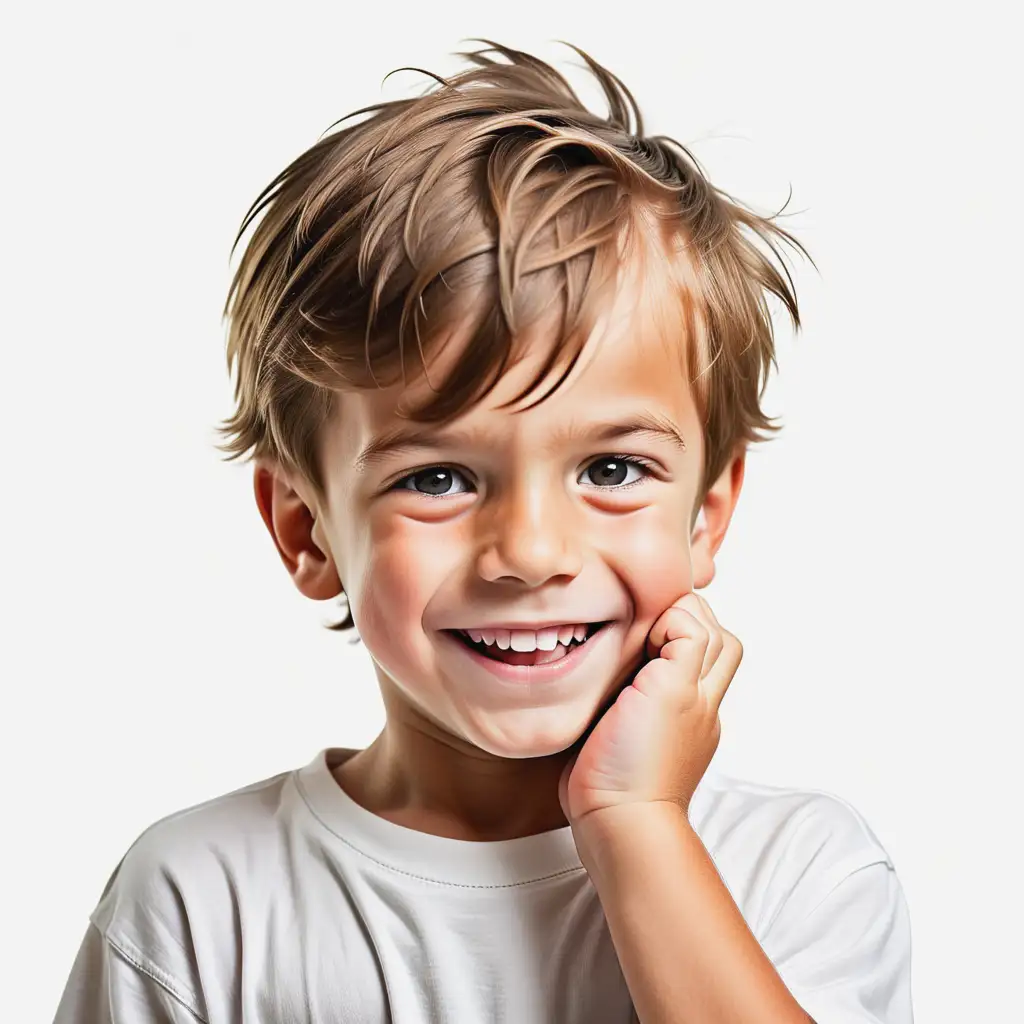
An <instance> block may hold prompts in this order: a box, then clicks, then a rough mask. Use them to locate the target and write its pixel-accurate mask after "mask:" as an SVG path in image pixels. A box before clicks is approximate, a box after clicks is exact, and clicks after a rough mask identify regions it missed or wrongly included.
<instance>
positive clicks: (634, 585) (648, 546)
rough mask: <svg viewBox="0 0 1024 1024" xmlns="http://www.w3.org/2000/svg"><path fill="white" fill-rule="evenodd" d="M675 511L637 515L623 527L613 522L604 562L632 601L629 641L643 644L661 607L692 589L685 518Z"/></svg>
mask: <svg viewBox="0 0 1024 1024" xmlns="http://www.w3.org/2000/svg"><path fill="white" fill-rule="evenodd" d="M678 512H679V515H678V516H677V515H674V514H670V515H658V516H637V517H636V518H635V519H634V521H633V522H630V523H629V524H628V526H627V525H626V524H624V523H620V524H619V525H618V529H617V531H616V536H615V540H614V547H613V548H612V550H613V551H614V557H613V558H609V562H610V563H611V564H612V567H613V568H614V569H615V571H616V573H617V574H618V576H619V578H620V579H621V580H622V581H623V583H624V584H625V586H626V587H627V589H628V590H629V593H630V597H631V598H632V601H633V627H632V630H631V632H635V633H636V637H633V638H632V641H633V642H632V643H631V644H630V646H634V645H635V643H637V642H639V643H641V644H642V642H643V639H644V638H646V636H647V633H648V632H649V631H650V628H651V626H653V625H654V623H655V621H656V620H657V619H658V617H659V616H660V615H661V614H662V612H664V611H665V610H666V609H667V608H669V607H670V606H671V605H672V604H673V603H674V602H676V601H678V600H679V598H680V597H682V596H683V595H684V594H685V593H687V592H688V591H690V590H692V589H693V566H692V564H691V561H690V544H689V538H688V534H687V528H686V527H687V521H686V518H685V514H684V513H683V511H682V509H679V510H678ZM638 637H639V638H640V639H639V640H638V639H637V638H638Z"/></svg>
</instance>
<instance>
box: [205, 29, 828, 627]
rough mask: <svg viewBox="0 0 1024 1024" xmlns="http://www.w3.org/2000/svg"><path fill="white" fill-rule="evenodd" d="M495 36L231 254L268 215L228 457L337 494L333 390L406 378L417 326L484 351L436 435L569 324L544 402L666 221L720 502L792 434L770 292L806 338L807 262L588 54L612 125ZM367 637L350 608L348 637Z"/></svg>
mask: <svg viewBox="0 0 1024 1024" xmlns="http://www.w3.org/2000/svg"><path fill="white" fill-rule="evenodd" d="M480 42H483V43H486V44H487V47H488V48H487V49H481V50H477V51H474V52H471V53H464V54H460V56H463V57H465V58H466V59H467V60H468V61H469V62H470V64H471V65H472V66H471V67H469V68H468V69H466V70H464V71H462V72H460V73H459V74H457V75H455V76H454V77H452V78H450V79H447V80H446V79H442V78H439V77H437V76H435V75H432V74H430V72H424V73H425V74H428V75H430V77H431V78H432V79H435V82H436V84H435V85H433V86H432V87H431V89H430V90H429V91H428V92H427V93H426V94H424V95H422V96H420V97H417V98H415V99H410V100H398V101H391V102H384V103H378V104H375V105H373V106H370V107H365V108H363V109H361V110H357V111H355V112H353V113H352V114H350V115H348V117H346V118H343V119H342V120H343V121H345V120H349V119H350V118H355V117H358V116H360V115H363V114H369V115H370V116H369V117H367V118H365V119H364V120H362V121H359V122H357V123H354V124H351V125H349V126H348V127H345V128H343V129H341V130H339V131H337V132H335V133H333V134H330V135H327V136H326V137H324V138H322V139H321V140H320V141H318V142H317V143H316V144H315V145H313V146H312V147H311V148H310V149H308V150H307V151H306V152H305V153H303V154H302V155H301V156H299V157H298V158H297V159H296V160H294V161H293V162H292V163H291V164H290V165H289V166H288V167H287V168H286V169H285V170H284V171H282V172H281V173H280V174H279V175H278V176H277V177H276V178H275V179H274V180H273V181H272V182H271V183H270V185H268V186H267V188H266V189H264V191H263V192H262V193H261V194H260V196H259V197H258V198H257V200H256V201H255V202H254V203H253V205H252V206H251V207H250V209H249V210H248V212H247V213H246V216H245V218H244V219H243V222H242V225H241V228H240V229H239V232H238V236H237V237H236V239H235V243H234V245H233V246H232V253H234V249H235V248H236V247H237V245H238V243H239V241H240V240H241V237H242V235H243V234H244V233H245V232H246V230H247V229H248V228H249V226H250V224H251V223H252V222H253V220H254V219H255V217H256V216H257V214H259V212H260V211H261V210H264V209H265V210H266V213H265V215H264V216H263V218H262V219H261V221H260V223H259V224H258V226H257V227H256V229H255V231H254V233H253V235H252V238H251V239H250V241H249V243H248V245H247V247H246V249H245V252H244V254H243V256H242V259H241V262H240V264H239V266H238V269H237V271H236V273H235V275H234V278H233V280H232V283H231V288H230V291H229V295H228V300H227V303H226V305H225V309H224V315H225V316H226V317H228V318H229V320H230V326H229V333H228V342H227V355H228V368H229V372H233V371H237V379H236V383H235V399H236V410H235V412H234V414H233V415H232V416H231V417H230V418H229V419H227V420H225V421H224V423H223V424H222V426H221V427H220V431H221V433H222V434H223V435H224V436H225V437H226V438H227V439H228V440H227V442H226V443H225V444H222V445H220V446H219V447H220V448H221V450H222V451H224V452H226V453H228V457H229V459H234V458H238V457H240V456H245V455H249V457H251V458H264V459H269V460H271V461H274V462H277V463H279V464H281V465H283V466H284V467H286V468H288V469H290V470H292V471H295V472H298V473H299V474H300V475H301V476H302V477H304V478H305V479H306V480H308V481H309V482H310V484H311V485H312V486H313V487H314V488H315V490H316V492H317V494H318V495H319V496H323V477H322V475H321V468H320V465H319V460H318V456H317V451H318V449H317V438H318V431H319V428H320V426H321V425H322V424H323V423H324V421H325V420H326V419H327V417H328V416H329V415H330V413H331V410H332V408H333V403H334V401H335V400H336V395H337V394H338V393H342V394H343V393H344V391H345V390H346V389H352V388H367V387H376V386H378V385H379V386H385V385H388V384H393V383H396V382H397V381H400V380H406V379H408V378H407V364H408V363H409V362H410V358H409V351H408V349H409V336H410V332H411V334H412V337H413V338H414V340H415V355H416V357H417V358H418V360H419V365H420V367H421V369H422V368H423V367H425V365H426V362H427V360H428V358H429V356H430V355H431V352H432V351H433V350H434V349H435V348H436V346H437V345H438V344H440V343H443V341H444V339H445V338H446V337H451V335H452V333H453V331H454V330H455V329H457V330H458V332H459V334H460V335H462V336H464V337H465V338H466V339H467V344H465V345H464V346H463V351H462V354H461V355H460V357H459V359H458V360H457V364H456V365H455V368H454V369H453V370H452V371H451V373H450V374H449V376H448V377H447V379H445V380H444V381H443V382H442V384H441V386H440V387H439V388H436V389H435V390H434V393H433V397H432V398H431V400H430V401H429V402H428V403H427V404H425V405H424V406H422V407H421V408H419V409H415V410H412V412H411V413H410V414H409V415H410V418H412V419H414V420H415V421H418V422H437V421H446V420H449V419H453V418H455V417H456V416H458V415H459V414H460V413H462V412H463V411H465V410H466V409H467V408H469V407H470V406H471V405H472V404H473V403H474V402H477V401H479V400H480V399H481V398H483V397H484V396H485V395H486V394H487V393H489V391H490V390H491V389H492V388H493V387H494V386H495V384H496V383H497V382H498V380H499V379H500V377H501V375H502V373H503V371H504V370H505V368H506V367H507V366H508V365H509V362H510V360H511V358H512V357H513V356H514V355H515V354H516V347H517V345H518V344H519V343H520V341H521V339H522V338H523V337H524V335H525V334H526V332H527V330H528V328H529V327H530V326H531V325H534V324H536V323H537V321H538V320H540V319H541V318H542V317H545V318H548V317H551V316H557V317H559V321H560V323H559V329H558V330H556V331H555V332H554V333H555V339H554V344H552V349H551V353H550V356H549V357H548V359H547V361H546V363H545V365H544V367H543V369H542V370H541V371H540V372H539V374H538V376H537V378H536V379H535V380H534V381H533V383H532V384H531V385H530V386H529V387H528V388H527V389H526V390H525V391H524V392H523V393H522V394H521V395H520V396H519V397H518V399H516V400H515V401H519V400H520V399H522V398H524V397H525V396H526V395H528V394H529V393H531V392H532V391H534V390H535V389H536V388H537V387H538V386H539V385H540V383H541V382H542V381H543V380H545V379H547V378H548V377H549V375H550V373H551V372H552V371H560V372H558V375H557V377H556V383H555V385H554V386H553V387H551V388H549V389H548V390H547V391H546V392H545V394H544V395H542V396H541V397H540V398H538V399H537V401H543V399H544V398H546V397H547V396H548V395H550V394H551V392H552V391H554V390H555V389H556V388H557V387H558V386H559V384H561V382H562V381H563V380H564V379H565V377H566V376H568V373H569V371H570V370H571V369H572V366H573V365H574V364H575V362H576V359H577V358H578V356H579V354H580V351H581V349H582V346H583V343H584V342H585V340H586V338H587V336H588V335H589V333H590V331H591V330H592V328H593V326H594V324H595V321H596V318H597V316H598V314H599V313H600V311H601V310H600V307H601V305H602V303H607V298H608V288H607V286H608V285H609V283H611V282H613V281H614V279H615V275H616V270H617V268H618V267H619V266H620V265H621V261H622V257H623V245H624V244H625V245H626V246H627V248H628V249H629V251H632V243H633V242H635V241H636V239H637V238H640V237H646V238H648V239H649V238H650V237H651V236H652V232H651V231H650V230H648V231H646V232H643V231H642V230H640V229H642V228H644V226H645V225H646V226H647V227H648V228H650V226H651V225H654V226H655V227H656V228H658V231H657V237H658V238H659V239H660V240H662V241H664V242H665V243H666V245H665V248H664V252H665V256H666V258H665V261H664V262H665V263H668V257H669V255H670V254H672V253H678V254H679V257H680V258H679V259H676V260H674V263H675V264H677V266H676V268H675V269H676V270H677V271H678V272H679V273H677V277H678V280H679V282H680V293H681V294H680V308H681V311H682V313H683V315H684V319H685V322H686V328H687V329H686V346H687V361H686V365H687V367H690V368H692V371H691V376H692V380H691V384H692V385H693V388H694V397H695V401H696V402H697V406H698V409H699V410H700V412H701V414H702V416H703V421H704V441H705V463H704V467H703V487H702V489H701V494H700V497H701V498H702V497H703V494H704V493H705V491H706V488H707V487H709V486H710V485H711V484H712V483H713V482H714V481H715V479H716V478H717V477H718V475H719V474H720V473H721V472H722V471H723V470H724V468H725V466H726V465H727V464H728V461H729V459H730V458H731V456H732V455H733V454H734V453H735V451H736V449H737V447H738V446H739V445H742V444H746V443H749V442H753V441H762V440H766V439H767V438H766V436H762V435H765V434H767V433H768V432H771V431H775V430H778V429H779V428H778V426H776V425H775V424H774V423H773V422H772V418H771V417H768V416H766V415H765V413H764V412H763V410H762V409H761V399H762V398H763V395H764V390H765V387H766V386H767V380H768V373H769V370H770V367H771V366H772V365H775V346H774V336H773V327H772V320H771V316H770V313H769V310H768V307H767V303H766V299H767V296H768V294H774V295H775V296H776V297H778V298H779V299H780V300H781V301H782V303H783V304H784V306H785V307H786V309H787V310H788V312H789V315H790V317H791V319H792V322H793V325H794V327H795V328H799V326H800V319H799V313H798V309H797V301H796V295H795V290H794V287H793V281H792V277H791V275H790V273H789V270H788V268H787V267H786V264H785V262H784V261H783V259H782V256H781V253H780V250H779V247H778V245H777V243H778V242H781V241H785V242H788V243H789V244H790V245H792V246H794V247H795V248H797V249H798V250H799V251H800V252H802V253H803V254H804V255H805V256H806V255H807V253H806V250H804V248H803V246H802V245H801V244H800V243H799V242H798V241H797V240H796V239H795V238H793V236H792V235H790V234H789V233H788V232H786V231H785V230H783V229H782V228H781V227H779V226H778V225H777V224H775V223H773V218H772V217H762V216H759V215H758V214H756V213H754V212H752V211H751V210H749V209H748V208H746V207H744V206H743V205H741V204H740V203H739V202H738V201H736V200H734V199H733V198H732V197H730V196H728V195H727V194H726V193H724V192H722V191H721V190H719V189H717V188H715V187H714V186H713V185H712V184H711V183H710V182H709V181H708V179H707V177H706V176H705V175H704V173H703V171H702V170H701V168H700V165H699V164H698V162H697V161H696V159H695V158H694V157H693V156H692V155H691V154H690V152H689V151H688V150H687V149H686V147H684V146H682V145H681V144H680V143H678V142H676V141H675V140H673V139H671V138H668V137H666V136H662V135H658V136H652V137H645V136H644V133H643V121H642V117H641V114H640V110H639V108H638V106H637V104H636V101H635V100H634V99H633V97H632V95H631V94H630V92H629V90H628V89H627V88H626V87H625V85H623V83H622V82H621V81H620V80H619V79H618V78H617V77H616V76H615V75H613V74H612V73H611V72H610V71H608V70H607V69H605V68H603V67H602V66H601V65H599V64H598V63H596V61H594V60H593V59H592V58H590V57H589V56H588V55H587V54H585V53H583V51H581V50H579V49H578V48H576V47H572V48H573V49H574V50H575V51H576V52H577V53H578V54H579V55H580V56H581V57H582V58H583V59H584V60H585V61H586V63H587V65H588V67H589V68H590V71H591V73H592V74H593V76H594V77H595V78H596V80H597V82H598V83H599V85H600V86H601V89H602V91H603V92H604V95H605V98H606V101H607V104H608V111H607V114H606V115H605V116H600V115H598V114H596V113H593V112H591V111H590V110H588V109H587V108H586V107H585V106H584V105H583V104H582V102H581V101H580V100H579V98H578V97H577V95H576V93H575V92H574V91H573V89H572V88H571V86H570V85H569V84H568V82H567V81H566V79H565V78H563V77H562V75H560V74H559V73H558V72H557V71H556V70H555V69H554V68H552V67H551V66H550V65H548V64H546V63H544V62H543V61H541V60H539V59H538V58H536V57H533V56H531V55H529V54H527V53H523V52H521V51H518V50H513V49H509V48H507V47H504V46H500V45H498V44H496V43H492V42H491V41H490V40H480ZM491 54H500V55H501V56H502V57H504V58H505V59H504V60H501V61H499V60H495V59H494V58H493V57H492V56H491ZM339 123H341V122H336V124H339ZM331 127H332V128H333V127H334V125H332V126H331ZM775 216H777V215H775ZM757 240H760V241H761V242H762V243H764V244H765V246H766V247H767V250H768V251H767V252H763V251H762V249H761V248H760V247H759V246H758V245H757ZM772 257H774V260H773V259H772ZM808 258H809V257H808ZM812 262H813V261H812ZM534 404H536V403H534ZM697 507H699V503H698V506H697ZM695 513H696V508H695ZM351 625H352V622H351V616H350V615H349V616H347V617H346V620H345V622H343V623H341V624H339V625H338V626H336V627H334V628H348V627H350V626H351Z"/></svg>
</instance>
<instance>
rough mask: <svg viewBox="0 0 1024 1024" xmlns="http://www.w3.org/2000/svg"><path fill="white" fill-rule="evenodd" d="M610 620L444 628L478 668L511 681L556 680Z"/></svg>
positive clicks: (596, 640) (604, 630)
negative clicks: (526, 626)
mask: <svg viewBox="0 0 1024 1024" xmlns="http://www.w3.org/2000/svg"><path fill="white" fill-rule="evenodd" d="M610 625H611V622H610V621H604V622H590V623H575V624H566V625H564V626H550V627H544V628H541V629H538V630H528V629H518V628H511V629H501V628H494V629H486V630H475V629H465V630H463V629H447V630H443V634H444V635H446V636H448V637H451V638H452V640H453V641H454V643H455V644H456V646H457V647H458V648H460V649H461V650H462V651H464V652H465V653H466V654H468V655H469V657H470V658H471V659H472V660H473V661H474V662H475V663H476V664H478V665H480V666H482V667H484V668H487V669H488V670H489V671H490V672H492V673H494V674H495V675H497V676H499V677H500V678H502V679H504V680H507V681H511V682H520V683H522V682H537V683H540V682H544V681H547V680H553V679H556V678H558V677H560V676H562V675H564V674H565V673H567V672H569V671H571V670H572V669H573V668H575V667H576V666H577V665H578V664H579V663H581V662H582V661H583V660H585V658H586V657H587V655H589V653H590V650H591V648H592V647H594V646H595V645H596V644H598V643H599V642H600V638H601V637H603V636H604V635H605V634H607V632H608V629H607V627H608V626H610Z"/></svg>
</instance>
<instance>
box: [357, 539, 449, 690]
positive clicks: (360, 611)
mask: <svg viewBox="0 0 1024 1024" xmlns="http://www.w3.org/2000/svg"><path fill="white" fill-rule="evenodd" d="M424 529H425V528H424V525H423V524H422V523H417V522H414V521H410V520H401V519H399V520H397V521H396V520H394V519H391V520H389V521H388V522H387V523H386V524H371V529H370V530H369V531H368V533H369V536H368V538H367V540H368V543H367V544H366V546H365V548H364V550H363V552H362V553H363V559H362V560H361V571H360V572H359V574H358V578H357V580H356V581H355V587H354V590H353V600H354V615H355V618H356V623H357V625H358V627H359V633H360V636H361V638H362V640H363V642H364V644H365V645H366V648H367V650H368V651H369V653H370V654H371V655H373V657H374V658H375V660H376V661H377V662H378V663H379V664H381V665H382V666H383V667H384V668H385V669H386V670H390V668H391V666H392V665H394V667H395V668H396V669H397V668H398V666H399V665H400V664H402V663H406V664H407V663H408V662H409V661H410V660H413V661H420V660H422V659H423V658H424V657H426V656H427V654H428V652H429V646H430V645H429V640H428V638H427V637H426V636H425V635H424V632H423V619H424V612H425V610H426V608H427V606H428V604H429V602H430V600H431V598H432V597H433V596H434V594H435V593H436V592H437V590H438V589H439V588H440V587H442V586H443V585H444V582H445V580H446V578H447V577H448V576H449V575H450V574H451V572H452V568H453V567H452V566H450V565H448V564H447V562H446V560H445V557H444V553H445V550H446V549H445V547H444V545H443V544H441V543H439V541H440V538H439V537H437V536H436V535H435V536H431V537H430V538H425V537H424V536H423V532H424ZM435 532H436V531H435Z"/></svg>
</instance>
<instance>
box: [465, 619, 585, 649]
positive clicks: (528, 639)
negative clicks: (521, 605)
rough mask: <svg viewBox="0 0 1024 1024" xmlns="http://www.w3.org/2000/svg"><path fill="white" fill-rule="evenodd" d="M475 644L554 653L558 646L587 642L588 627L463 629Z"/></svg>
mask: <svg viewBox="0 0 1024 1024" xmlns="http://www.w3.org/2000/svg"><path fill="white" fill-rule="evenodd" d="M461 632H463V633H465V634H466V636H468V637H469V638H470V640H472V641H474V642H475V643H478V644H479V643H485V644H497V645H498V647H500V648H501V649H502V650H503V651H507V650H508V649H509V647H511V648H512V650H513V651H522V652H524V653H525V652H526V651H553V650H554V649H555V647H556V646H558V644H568V643H569V642H570V641H572V640H585V639H586V637H587V627H586V625H566V626H551V627H550V628H548V629H538V630H532V629H463V630H462V631H461Z"/></svg>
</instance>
